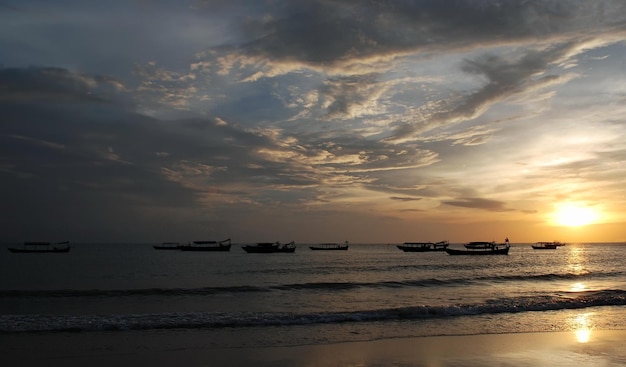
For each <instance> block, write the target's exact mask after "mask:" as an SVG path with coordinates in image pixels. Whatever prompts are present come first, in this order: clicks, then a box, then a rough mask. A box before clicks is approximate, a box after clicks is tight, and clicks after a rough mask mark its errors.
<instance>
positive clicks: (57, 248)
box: [9, 241, 70, 253]
mask: <svg viewBox="0 0 626 367" xmlns="http://www.w3.org/2000/svg"><path fill="white" fill-rule="evenodd" d="M9 251H11V252H13V253H48V252H50V253H66V252H70V242H69V241H62V242H54V243H50V242H24V246H23V247H9Z"/></svg>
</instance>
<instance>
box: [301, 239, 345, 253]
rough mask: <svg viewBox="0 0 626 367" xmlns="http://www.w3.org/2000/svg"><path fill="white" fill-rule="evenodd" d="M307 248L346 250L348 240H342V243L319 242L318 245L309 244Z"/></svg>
mask: <svg viewBox="0 0 626 367" xmlns="http://www.w3.org/2000/svg"><path fill="white" fill-rule="evenodd" d="M309 248H310V249H311V250H316V251H337V250H339V251H342V250H343V251H346V250H348V241H346V242H344V244H343V245H340V244H338V243H320V244H318V245H314V246H309Z"/></svg>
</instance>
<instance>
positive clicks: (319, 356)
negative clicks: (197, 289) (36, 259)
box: [0, 330, 626, 367]
mask: <svg viewBox="0 0 626 367" xmlns="http://www.w3.org/2000/svg"><path fill="white" fill-rule="evenodd" d="M0 339H1V343H0V345H1V347H0V350H1V353H2V356H3V357H2V360H3V361H5V362H10V365H13V364H17V365H19V366H47V365H49V366H51V365H55V366H57V365H58V366H61V365H62V366H130V365H143V366H170V365H179V366H241V367H244V366H255V367H270V366H272V367H279V366H280V367H282V366H284V367H286V366H315V367H331V366H516V367H520V366H552V367H554V366H574V365H580V366H626V331H624V330H621V331H613V330H611V331H599V330H594V331H585V332H548V333H545V332H544V333H523V334H498V335H494V334H489V335H473V336H445V337H420V338H404V339H385V340H375V341H366V342H350V343H337V344H327V345H305V346H292V347H263V348H253V347H246V348H221V347H212V346H211V345H205V344H203V342H202V338H198V335H197V334H193V335H191V334H186V333H178V332H174V333H171V332H160V333H146V332H137V333H115V332H111V333H55V334H37V335H33V334H30V335H27V334H21V335H15V334H14V335H2V336H0Z"/></svg>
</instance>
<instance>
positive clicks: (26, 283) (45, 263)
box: [0, 244, 626, 346]
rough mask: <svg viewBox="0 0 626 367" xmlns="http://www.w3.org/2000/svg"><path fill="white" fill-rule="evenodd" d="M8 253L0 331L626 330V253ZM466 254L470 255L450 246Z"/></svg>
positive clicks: (390, 249) (354, 336)
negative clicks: (477, 254)
mask: <svg viewBox="0 0 626 367" xmlns="http://www.w3.org/2000/svg"><path fill="white" fill-rule="evenodd" d="M72 245H73V248H72V251H71V252H70V253H69V254H11V253H9V252H8V251H6V250H4V251H3V252H2V253H1V254H0V333H5V334H10V333H20V334H23V333H33V332H65V331H80V332H101V331H110V332H116V333H122V334H123V333H130V332H137V331H147V332H157V333H158V332H186V333H202V334H203V337H204V338H205V341H206V338H209V339H210V341H209V342H210V343H213V344H215V345H224V346H243V345H294V344H311V343H313V344H315V343H327V342H338V341H350V340H370V339H378V338H392V337H405V336H431V335H459V334H483V333H508V332H533V331H557V330H559V331H560V330H572V331H576V330H586V329H624V328H626V321H624V320H626V317H625V316H626V308H625V307H624V306H625V305H626V270H625V269H624V266H623V260H622V259H624V256H625V255H626V245H621V244H569V245H567V246H565V247H561V248H558V249H557V250H542V251H538V250H533V249H532V248H531V247H530V244H514V245H513V247H512V248H511V251H510V254H509V255H508V256H470V257H465V256H449V255H447V254H446V253H440V252H431V253H404V252H402V251H400V250H398V249H397V248H396V247H395V246H390V245H358V244H355V245H351V246H350V249H349V250H348V251H311V250H309V248H308V246H306V245H299V246H298V248H297V250H296V252H295V253H293V254H248V253H245V252H244V251H243V250H242V249H241V248H240V246H239V245H233V247H232V249H231V251H230V252H216V253H213V252H180V251H157V250H154V249H152V246H151V244H72ZM452 246H454V247H461V246H460V245H452Z"/></svg>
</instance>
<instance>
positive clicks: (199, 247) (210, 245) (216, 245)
mask: <svg viewBox="0 0 626 367" xmlns="http://www.w3.org/2000/svg"><path fill="white" fill-rule="evenodd" d="M230 245H231V244H230V238H228V239H225V240H223V241H193V242H191V243H189V244H187V245H182V246H179V247H178V248H179V249H180V250H181V251H230Z"/></svg>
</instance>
